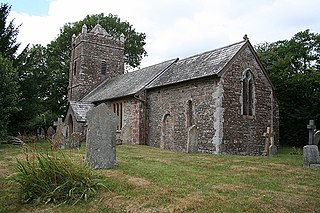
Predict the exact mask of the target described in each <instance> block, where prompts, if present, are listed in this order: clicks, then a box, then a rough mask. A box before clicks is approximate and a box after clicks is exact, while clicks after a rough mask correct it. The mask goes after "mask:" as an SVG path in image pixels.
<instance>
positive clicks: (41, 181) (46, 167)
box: [11, 152, 103, 204]
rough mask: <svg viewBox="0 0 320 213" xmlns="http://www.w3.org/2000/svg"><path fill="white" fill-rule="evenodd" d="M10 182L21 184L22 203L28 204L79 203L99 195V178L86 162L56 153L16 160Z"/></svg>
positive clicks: (39, 154) (34, 155) (38, 154)
mask: <svg viewBox="0 0 320 213" xmlns="http://www.w3.org/2000/svg"><path fill="white" fill-rule="evenodd" d="M15 167H16V172H15V173H14V174H13V175H12V176H11V179H12V180H14V181H15V182H17V183H18V184H19V185H20V189H21V196H22V200H23V201H24V202H26V203H28V202H33V201H34V202H37V203H38V202H40V203H45V204H47V203H54V204H61V203H66V204H76V203H78V202H79V201H81V200H85V201H87V200H88V198H89V197H92V196H94V195H95V194H96V192H97V191H96V190H97V189H98V188H99V186H103V184H101V183H100V182H99V176H98V174H97V173H95V172H94V170H93V169H92V168H90V167H89V166H88V165H86V164H85V163H78V162H77V163H74V162H73V161H72V159H71V158H70V157H66V156H65V155H63V154H62V155H61V156H60V157H58V156H57V154H55V153H53V152H52V153H51V155H50V154H49V153H33V154H32V155H31V157H30V155H29V157H28V158H27V159H26V160H17V163H16V165H15Z"/></svg>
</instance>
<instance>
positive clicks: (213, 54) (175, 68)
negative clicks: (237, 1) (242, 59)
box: [147, 41, 245, 89]
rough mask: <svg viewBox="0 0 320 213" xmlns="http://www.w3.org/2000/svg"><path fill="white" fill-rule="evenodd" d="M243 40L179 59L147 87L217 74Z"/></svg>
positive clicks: (241, 44)
mask: <svg viewBox="0 0 320 213" xmlns="http://www.w3.org/2000/svg"><path fill="white" fill-rule="evenodd" d="M244 43H245V41H242V42H239V43H235V44H232V45H229V46H226V47H222V48H219V49H215V50H212V51H208V52H205V53H201V54H198V55H194V56H191V57H188V58H185V59H182V60H179V61H178V62H176V63H175V64H174V65H172V66H171V67H170V68H169V69H168V70H167V71H166V72H164V73H163V74H162V75H161V76H160V77H159V78H157V79H156V80H155V81H153V82H152V83H151V84H150V85H148V87H147V89H150V88H153V87H159V86H165V85H169V84H174V83H179V82H183V81H188V80H192V79H197V78H202V77H206V76H211V75H218V74H219V73H220V72H221V71H222V69H223V68H224V67H225V66H226V64H227V63H228V62H229V61H230V60H231V59H232V58H233V56H234V55H235V54H236V53H237V52H238V51H239V50H240V48H241V47H242V46H243V45H244Z"/></svg>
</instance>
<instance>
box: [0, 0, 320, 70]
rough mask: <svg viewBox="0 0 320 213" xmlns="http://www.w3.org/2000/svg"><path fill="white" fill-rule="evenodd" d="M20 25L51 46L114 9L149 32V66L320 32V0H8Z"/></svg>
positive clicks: (26, 39)
mask: <svg viewBox="0 0 320 213" xmlns="http://www.w3.org/2000/svg"><path fill="white" fill-rule="evenodd" d="M1 3H8V5H11V6H12V7H11V12H10V17H9V19H14V23H15V25H16V26H18V25H20V24H21V26H20V28H19V35H18V42H21V47H22V48H23V47H25V46H26V45H27V44H41V45H43V46H45V45H47V44H48V43H50V41H52V40H53V39H55V38H56V37H57V36H58V35H59V32H60V29H61V27H62V26H63V25H64V24H65V23H69V22H75V21H80V20H82V19H83V18H84V17H85V16H86V15H93V14H100V13H104V14H105V15H107V14H109V13H111V14H113V15H118V16H119V17H120V19H121V20H122V21H128V22H129V23H130V24H131V25H133V27H134V28H135V29H136V31H137V32H143V33H145V34H146V43H147V44H146V45H145V49H146V51H147V52H148V56H147V57H145V58H144V59H143V60H142V63H141V67H146V66H149V65H153V64H156V63H160V62H162V61H165V60H169V59H173V58H177V57H179V58H185V57H188V56H192V55H195V54H199V53H202V52H205V51H209V50H213V49H216V48H219V47H223V46H227V45H229V44H232V43H236V42H239V41H241V40H242V39H243V36H244V35H245V34H247V35H248V37H249V39H250V42H251V43H252V44H253V45H255V44H259V43H263V42H275V41H278V40H284V39H290V38H291V37H292V36H293V35H294V34H296V33H297V32H300V31H304V30H306V29H310V31H311V32H315V33H320V12H319V8H320V0H7V1H2V0H1Z"/></svg>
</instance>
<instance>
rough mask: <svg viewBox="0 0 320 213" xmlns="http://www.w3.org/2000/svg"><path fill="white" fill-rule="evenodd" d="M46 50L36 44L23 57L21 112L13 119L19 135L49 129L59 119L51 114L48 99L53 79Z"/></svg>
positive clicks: (20, 83)
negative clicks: (42, 128)
mask: <svg viewBox="0 0 320 213" xmlns="http://www.w3.org/2000/svg"><path fill="white" fill-rule="evenodd" d="M46 51H47V49H46V48H45V47H43V46H41V45H34V46H32V47H31V48H30V49H27V50H26V51H25V52H24V53H23V56H21V58H22V59H24V60H21V61H20V62H21V66H20V67H19V72H18V73H19V74H18V77H19V85H20V90H19V94H20V96H19V100H18V106H19V109H20V110H19V111H18V112H16V113H14V115H13V116H12V122H11V129H12V131H13V132H15V133H17V132H20V133H27V134H28V133H30V132H33V131H35V130H36V129H37V128H38V127H40V126H42V127H46V126H47V125H50V124H52V122H53V119H56V116H57V115H56V114H54V115H52V114H53V113H52V109H51V106H50V103H48V97H49V96H50V95H51V94H50V86H48V85H50V81H51V80H50V78H51V76H50V75H49V73H48V68H47V61H46V57H45V56H46Z"/></svg>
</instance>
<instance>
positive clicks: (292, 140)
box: [256, 30, 320, 145]
mask: <svg viewBox="0 0 320 213" xmlns="http://www.w3.org/2000/svg"><path fill="white" fill-rule="evenodd" d="M256 49H257V52H258V54H259V56H260V58H261V61H262V63H263V64H264V66H265V67H266V69H267V71H268V72H269V76H270V78H271V81H272V83H273V84H274V86H275V87H276V94H277V97H278V100H279V105H280V140H281V142H282V144H290V145H305V144H307V143H308V138H307V137H308V132H307V129H306V125H307V124H308V121H309V120H310V119H313V120H316V123H317V122H318V126H320V109H319V106H320V35H319V34H317V33H311V32H310V30H305V31H303V32H298V33H297V34H295V35H294V36H293V37H292V38H291V39H290V40H281V41H277V42H274V43H264V44H259V45H257V46H256Z"/></svg>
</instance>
